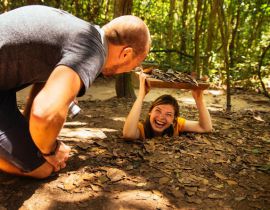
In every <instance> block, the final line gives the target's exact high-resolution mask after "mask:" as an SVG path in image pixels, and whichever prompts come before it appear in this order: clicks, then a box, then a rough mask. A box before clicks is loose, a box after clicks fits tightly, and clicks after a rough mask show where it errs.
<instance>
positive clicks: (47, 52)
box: [0, 6, 151, 178]
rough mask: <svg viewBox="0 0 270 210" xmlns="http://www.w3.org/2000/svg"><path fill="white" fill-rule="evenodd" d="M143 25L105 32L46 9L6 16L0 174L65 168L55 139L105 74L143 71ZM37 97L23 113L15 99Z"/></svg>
mask: <svg viewBox="0 0 270 210" xmlns="http://www.w3.org/2000/svg"><path fill="white" fill-rule="evenodd" d="M150 42H151V41H150V34H149V30H148V28H147V26H146V25H145V23H144V22H143V21H142V20H141V19H140V18H138V17H135V16H121V17H119V18H116V19H114V20H112V21H111V22H109V23H108V24H106V25H105V26H103V27H102V28H100V27H98V26H96V25H92V24H90V23H88V22H85V21H83V20H81V19H79V18H76V17H74V16H73V15H71V14H69V13H67V12H65V11H62V10H59V9H55V8H50V7H45V6H26V7H21V8H18V9H15V10H12V11H10V12H7V13H4V14H2V15H0V170H2V171H4V172H7V173H12V174H16V175H22V176H30V177H35V178H45V177H48V176H49V175H50V174H51V173H52V172H53V171H59V170H60V169H62V168H64V167H65V166H66V161H67V159H68V157H69V152H70V148H69V147H68V146H67V145H65V144H64V143H63V142H60V141H58V140H56V139H57V136H58V134H59V132H60V130H61V128H62V127H63V124H64V122H65V120H66V116H67V113H68V110H69V105H70V104H71V102H72V101H73V100H74V98H75V97H76V96H82V95H84V93H85V91H86V90H87V88H89V87H90V86H91V84H92V83H93V81H94V80H95V78H96V77H97V76H98V75H99V74H100V73H102V74H104V75H114V74H119V73H123V72H128V71H130V70H131V69H133V68H134V67H136V66H138V65H139V64H140V63H141V62H142V61H143V60H144V59H145V57H146V55H147V54H148V52H149V48H150ZM29 85H33V86H32V90H31V92H30V95H29V97H28V101H27V104H26V106H25V110H24V113H23V114H21V112H20V111H19V109H18V108H17V103H16V92H17V91H18V90H21V89H23V88H25V87H27V86H29Z"/></svg>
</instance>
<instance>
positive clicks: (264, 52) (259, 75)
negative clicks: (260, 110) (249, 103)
mask: <svg viewBox="0 0 270 210" xmlns="http://www.w3.org/2000/svg"><path fill="white" fill-rule="evenodd" d="M269 49H270V44H269V45H268V46H267V47H266V48H265V49H264V50H263V52H262V55H261V56H260V59H259V63H258V77H259V80H260V83H261V86H262V89H263V94H264V95H265V96H266V97H268V98H270V95H269V93H268V91H267V90H266V88H265V85H264V83H263V81H262V75H261V67H262V65H263V59H264V57H265V55H266V52H267V51H268V50H269Z"/></svg>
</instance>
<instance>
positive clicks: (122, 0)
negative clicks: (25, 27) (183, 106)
mask: <svg viewBox="0 0 270 210" xmlns="http://www.w3.org/2000/svg"><path fill="white" fill-rule="evenodd" d="M0 2H1V3H0V13H3V12H6V11H9V10H12V9H14V8H17V7H21V6H24V5H31V4H41V5H47V6H52V7H55V8H60V9H63V10H66V11H68V12H70V13H72V14H73V15H75V16H77V17H79V18H82V19H84V20H86V21H89V22H92V23H95V24H97V25H101V26H102V25H104V24H106V23H107V22H109V21H110V20H111V19H113V18H114V17H117V16H120V15H125V14H133V15H136V16H138V17H140V18H142V19H143V20H144V21H145V22H146V24H147V25H148V26H149V29H150V32H151V37H152V47H151V51H150V53H149V55H148V57H147V58H146V60H145V62H144V65H145V66H149V65H150V66H156V67H157V68H160V69H163V70H167V69H170V68H172V69H173V70H176V71H181V72H185V73H192V72H193V73H194V72H195V73H196V75H197V78H200V77H202V76H204V75H207V77H208V78H209V81H210V82H211V83H212V84H213V85H214V86H216V87H224V88H225V89H226V90H227V110H230V107H231V102H230V95H231V94H230V91H231V88H244V89H246V88H248V89H253V90H256V91H258V92H260V93H262V94H264V95H265V96H266V97H269V98H270V96H269V90H270V65H269V63H270V62H269V61H270V50H269V48H270V1H269V0H196V1H191V0H155V1H151V0H1V1H0ZM123 86H124V87H123ZM116 92H117V96H120V97H121V96H124V97H130V96H134V91H133V90H132V87H131V85H130V75H128V74H125V75H122V76H120V77H119V78H118V80H117V81H116Z"/></svg>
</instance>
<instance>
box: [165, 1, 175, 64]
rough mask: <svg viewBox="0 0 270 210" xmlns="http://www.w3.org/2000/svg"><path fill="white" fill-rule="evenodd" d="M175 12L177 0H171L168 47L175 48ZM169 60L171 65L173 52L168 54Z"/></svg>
mask: <svg viewBox="0 0 270 210" xmlns="http://www.w3.org/2000/svg"><path fill="white" fill-rule="evenodd" d="M174 12H175V0H170V11H169V18H168V36H167V48H168V49H173V23H174ZM167 61H168V63H169V65H171V54H170V53H168V54H167Z"/></svg>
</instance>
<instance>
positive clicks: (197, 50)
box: [193, 0, 202, 78]
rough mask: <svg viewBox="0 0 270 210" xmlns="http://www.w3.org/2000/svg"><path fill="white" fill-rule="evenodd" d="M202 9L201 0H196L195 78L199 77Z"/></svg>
mask: <svg viewBox="0 0 270 210" xmlns="http://www.w3.org/2000/svg"><path fill="white" fill-rule="evenodd" d="M201 10H202V0H197V10H196V14H195V24H196V27H195V38H194V46H195V51H194V65H193V71H195V72H196V74H197V78H200V73H201V72H200V67H199V65H200V16H201Z"/></svg>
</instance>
